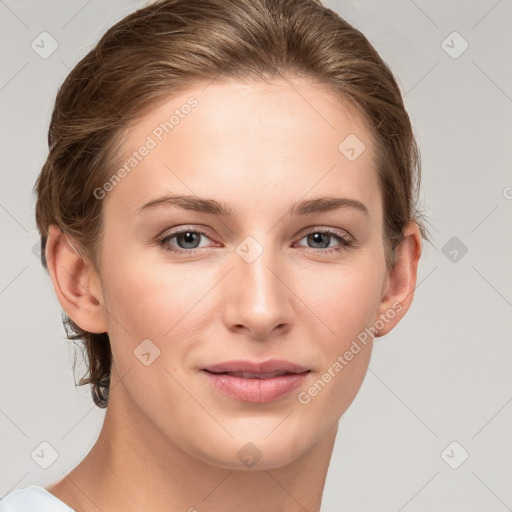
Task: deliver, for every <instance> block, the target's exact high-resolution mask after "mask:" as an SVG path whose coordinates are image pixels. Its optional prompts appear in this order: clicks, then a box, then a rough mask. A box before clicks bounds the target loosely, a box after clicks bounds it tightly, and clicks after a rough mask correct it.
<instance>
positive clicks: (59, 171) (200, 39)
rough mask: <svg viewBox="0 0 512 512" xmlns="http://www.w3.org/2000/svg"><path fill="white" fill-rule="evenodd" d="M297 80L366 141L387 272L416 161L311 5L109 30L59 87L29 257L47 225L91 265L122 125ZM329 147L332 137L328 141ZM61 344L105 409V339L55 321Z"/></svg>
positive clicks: (277, 0) (237, 8)
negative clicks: (251, 86)
mask: <svg viewBox="0 0 512 512" xmlns="http://www.w3.org/2000/svg"><path fill="white" fill-rule="evenodd" d="M284 76H301V77H305V78H308V79H311V80H312V81H314V82H316V83H319V84H323V85H327V86H328V87H329V88H330V90H332V91H333V92H334V93H335V94H337V95H338V96H339V97H340V99H341V100H342V101H345V102H348V103H350V104H352V105H353V106H355V107H356V109H357V112H358V113H359V114H360V115H361V116H362V117H363V118H364V119H365V121H366V123H367V125H368V126H369V129H370V131H371V133H372V135H373V139H374V143H375V148H376V151H375V165H376V168H377V175H378V181H379V186H380V190H381V193H382V198H383V208H384V212H383V216H384V226H383V237H384V239H383V243H384V246H385V254H386V263H387V265H388V268H389V267H391V266H392V265H393V264H394V262H395V251H394V250H395V248H396V247H397V245H399V244H400V242H401V241H402V240H403V228H404V227H405V225H406V224H407V223H408V222H410V221H414V222H416V223H417V225H418V227H419V229H420V231H421V236H422V237H423V238H424V239H425V240H427V241H430V238H429V234H428V230H427V229H426V227H425V226H424V224H423V223H422V221H421V218H422V217H423V214H421V212H420V211H419V209H418V207H417V202H418V192H419V186H420V153H419V149H418V147H417V145H416V141H415V138H414V135H413V130H412V127H411V123H410V120H409V116H408V114H407V112H406V110H405V107H404V104H403V101H402V97H401V93H400V90H399V88H398V86H397V83H396V81H395V78H394V77H393V73H392V72H391V70H390V69H389V68H388V66H387V65H386V64H385V63H384V62H383V61H382V59H381V58H380V57H379V55H378V54H377V52H376V50H375V49H374V48H373V47H372V45H371V44H370V42H369V41H368V40H367V39H366V37H365V36H364V35H363V34H362V33H361V32H359V31H358V30H357V29H355V28H354V27H353V26H352V25H350V24H349V23H347V22H346V21H345V20H343V19H342V18H341V17H340V16H339V15H338V14H336V13H335V12H333V11H332V10H330V9H328V8H326V7H325V6H323V5H322V4H321V3H320V1H317V0H157V1H156V2H153V3H152V4H150V5H147V6H145V7H143V8H141V9H139V10H138V11H136V12H134V13H132V14H130V15H128V16H127V17H125V18H124V19H122V20H121V21H119V22H118V23H116V24H115V25H114V26H112V27H111V28H110V29H109V30H108V31H107V32H106V33H105V34H104V35H103V37H102V38H101V39H100V41H99V42H98V44H97V45H96V46H95V47H94V48H93V49H92V50H91V51H90V52H89V53H88V54H87V55H86V56H85V57H84V58H83V59H82V60H81V61H80V62H79V63H78V64H77V65H76V66H75V68H74V69H73V70H72V71H71V72H70V74H69V75H68V76H67V78H66V80H65V81H64V83H63V84H62V86H61V87H60V89H59V91H58V93H57V97H56V101H55V108H54V110H53V114H52V118H51V122H50V127H49V131H48V146H49V155H48V158H47V160H46V162H45V163H44V165H43V168H42V171H41V173H40V175H39V177H38V179H37V182H36V184H35V186H34V189H35V190H36V194H37V202H36V208H35V215H36V222H37V227H38V229H39V232H40V234H41V259H42V263H43V267H44V268H45V269H48V267H47V262H46V259H45V247H46V240H47V236H48V228H49V225H50V224H56V225H58V226H59V227H60V229H61V230H62V231H63V232H64V233H66V234H68V235H70V236H71V237H72V238H73V240H74V241H75V242H76V243H77V244H78V249H79V251H80V253H81V254H83V255H84V257H87V258H88V259H89V260H90V261H91V262H92V264H93V265H94V267H95V268H96V269H99V261H98V260H99V258H98V249H99V246H100V240H101V233H102V201H100V200H98V199H97V198H96V196H95V194H94V190H95V189H97V188H98V187H101V186H102V185H103V184H104V183H106V182H107V181H108V180H109V178H110V177H111V176H112V175H113V174H114V170H115V169H116V166H118V165H119V163H120V161H119V156H120V151H121V148H122V143H121V141H122V135H123V133H124V132H125V130H126V129H127V127H128V125H129V124H130V123H132V122H133V121H136V120H137V118H138V117H140V116H142V115H143V114H144V113H147V112H148V110H149V109H150V108H151V107H152V106H155V105H156V104H158V103H159V102H160V101H162V100H164V99H165V98H168V97H169V96H170V95H175V94H176V93H178V92H182V91H183V90H186V89H187V87H190V86H191V85H192V84H194V83H197V82H198V81H211V80H214V79H216V78H220V79H235V80H240V81H243V80H246V79H248V78H249V79H251V78H252V79H260V80H261V79H263V80H266V79H270V80H271V79H273V78H280V77H284ZM340 142H341V141H340ZM63 323H64V326H65V329H66V334H67V337H68V339H70V340H83V342H84V343H83V346H82V348H83V349H85V351H86V352H87V360H88V375H87V376H85V377H82V379H81V380H80V381H79V385H84V384H90V385H91V392H92V396H93V400H94V402H95V404H96V405H98V406H99V407H106V406H107V403H108V391H109V384H110V371H111V362H112V353H111V350H110V340H109V337H108V333H101V334H97V333H89V332H86V331H84V330H82V329H81V328H80V327H79V326H78V325H76V324H75V323H74V322H73V320H72V319H71V318H69V317H68V316H67V315H65V314H64V313H63Z"/></svg>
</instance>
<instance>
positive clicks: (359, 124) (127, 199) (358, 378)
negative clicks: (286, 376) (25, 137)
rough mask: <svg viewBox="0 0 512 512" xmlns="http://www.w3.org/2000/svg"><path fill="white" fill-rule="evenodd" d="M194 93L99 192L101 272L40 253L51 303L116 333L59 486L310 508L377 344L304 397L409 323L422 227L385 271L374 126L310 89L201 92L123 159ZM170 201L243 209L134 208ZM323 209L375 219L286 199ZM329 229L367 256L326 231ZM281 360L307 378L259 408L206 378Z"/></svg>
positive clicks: (301, 83)
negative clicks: (351, 149)
mask: <svg viewBox="0 0 512 512" xmlns="http://www.w3.org/2000/svg"><path fill="white" fill-rule="evenodd" d="M191 96H193V97H194V98H195V99H196V100H197V102H198V103H197V106H196V107H195V108H193V109H192V110H191V111H190V113H189V114H187V115H186V116H184V117H183V118H181V119H180V122H179V124H177V125H176V126H175V127H174V129H173V130H172V131H170V133H169V134H166V135H165V136H164V137H163V138H162V141H158V144H157V146H156V147H155V148H153V149H152V150H151V151H150V152H149V154H148V155H147V156H146V157H145V158H143V159H142V161H141V162H140V163H139V164H138V165H137V166H136V167H135V168H134V169H133V170H132V171H131V172H130V173H129V174H127V175H126V177H124V178H123V179H122V180H121V182H120V183H118V184H117V185H116V186H115V187H114V188H113V189H112V190H110V191H109V192H108V193H107V194H106V197H105V198H104V199H102V201H103V215H104V232H103V237H102V245H101V251H100V254H99V262H100V263H99V269H95V268H94V267H93V265H92V264H91V262H90V261H89V260H88V259H87V258H86V257H81V256H80V254H79V252H76V251H75V249H74V247H76V246H77V244H76V242H74V243H73V242H72V241H71V240H70V238H69V237H67V236H64V235H63V234H62V233H61V232H60V230H59V229H58V228H57V227H56V226H52V227H51V230H50V236H49V240H48V245H47V254H46V255H47V260H48V264H49V271H50V275H51V279H52V282H53V285H54V288H55V292H56V294H57V296H58V299H59V301H60V303H61V305H62V307H63V309H64V310H65V311H66V312H67V314H68V315H69V316H70V317H71V318H72V319H73V320H74V321H75V322H76V323H77V324H78V325H79V326H80V327H82V328H83V329H86V330H87V331H89V332H97V333H101V332H108V334H109V338H110V342H111V345H112V352H113V359H114V369H113V372H112V378H111V390H110V399H109V406H108V409H107V411H106V416H105V421H104V424H103V428H102V430H101V433H100V436H99V438H98V440H97V442H96V444H95V445H94V446H93V448H92V449H91V451H90V452H89V454H88V455H87V456H86V457H85V458H84V460H83V461H82V462H81V463H80V464H79V465H78V466H77V467H76V468H75V469H73V470H72V471H71V472H70V473H69V475H67V476H66V477H65V478H63V479H62V480H61V481H59V482H57V483H55V484H54V485H52V486H50V487H48V488H47V490H49V491H50V492H51V493H53V494H54V495H55V496H57V497H58V498H59V499H61V500H62V501H64V502H66V503H68V504H69V505H70V506H71V507H73V508H75V510H77V511H78V510H80V511H89V510H91V511H95V512H97V510H98V509H100V510H103V511H107V510H108V511H117V510H119V511H123V512H130V511H139V510H145V511H148V512H153V511H155V512H156V511H164V510H165V511H171V512H173V511H187V510H194V509H196V510H197V511H199V512H201V511H206V510H207V511H209V512H217V511H223V512H229V511H239V510H245V511H262V510H265V511H278V510H279V511H285V512H288V511H290V512H291V511H299V510H300V511H302V510H308V511H318V510H319V509H320V504H321V499H322V493H323V489H324V485H325V479H326V475H327V470H328V466H329V461H330V458H331V454H332V450H333V446H334V441H335V437H336V434H337V429H338V421H339V419H340V417H341V416H342V414H343V413H344V412H345V411H346V409H347V408H348V407H349V405H350V404H351V402H352V401H353V399H354V397H355V396H356V394H357V392H358V390H359V389H360V386H361V384H362V381H363V379H364V376H365V374H366V371H367V368H368V364H369V361H370V355H371V349H372V342H373V340H372V339H371V338H372V337H370V340H369V341H368V343H367V344H366V346H362V350H361V351H360V352H358V353H357V355H354V357H353V358H352V360H351V361H349V362H348V364H346V365H345V366H344V367H343V369H342V370H341V371H339V372H337V373H336V375H335V376H334V377H332V378H331V380H330V382H328V383H327V384H326V385H325V387H323V389H321V391H320V392H318V393H317V394H316V395H315V396H313V397H311V400H310V401H309V402H308V403H307V404H304V403H301V402H300V401H299V400H298V395H299V393H300V392H304V391H306V392H307V390H308V389H309V388H310V387H311V386H312V385H313V384H314V383H315V382H317V381H318V380H319V379H321V377H322V375H323V374H324V373H325V372H326V370H327V369H328V368H329V367H332V366H333V364H334V363H335V361H336V360H337V358H338V356H339V355H343V354H344V353H345V352H346V351H347V350H348V349H349V348H350V346H351V344H352V343H353V341H354V340H356V339H357V336H358V335H359V334H360V333H361V332H363V331H364V330H365V328H370V327H372V326H374V325H375V324H376V322H377V321H378V320H379V318H382V315H386V314H387V316H386V318H389V317H390V316H392V318H390V319H387V320H386V322H384V324H385V325H384V326H382V323H383V322H380V326H381V328H380V329H379V330H378V332H377V334H376V336H383V335H385V334H386V333H388V332H389V331H391V330H392V329H393V328H394V326H395V325H397V324H398V322H399V321H400V320H401V318H402V317H403V316H404V315H405V313H406V312H407V310H408V308H409V305H410V303H411V301H412V298H413V295H414V288H415V285H416V275H417V266H418V261H419V258H420V255H421V236H420V231H419V229H418V226H417V225H416V224H415V223H412V222H411V223H410V224H408V225H407V227H406V229H405V240H404V242H403V243H402V244H401V245H400V246H399V248H398V249H397V257H398V261H397V262H396V263H395V265H394V267H393V268H392V269H391V270H388V269H387V268H386V265H385V259H384V246H383V211H382V208H383V206H382V198H381V194H380V190H379V187H378V182H377V175H376V171H375V164H374V162H373V159H372V158H373V157H372V150H373V141H372V140H371V138H370V134H369V131H368V129H367V126H366V125H365V124H364V122H363V119H362V118H361V117H360V116H359V114H358V113H357V112H356V111H354V110H353V109H352V108H351V107H350V106H349V104H345V103H342V102H341V101H340V99H339V98H338V97H336V96H334V94H333V93H332V92H331V91H330V90H329V89H327V88H326V87H324V86H321V85H319V84H314V83H312V82H311V81H308V80H306V79H301V78H298V77H293V78H292V77H287V78H286V79H280V80H277V79H276V80H273V81H272V82H259V81H258V82H252V83H249V82H247V83H241V82H235V81H224V82H219V81H216V82H213V83H210V84H209V85H208V84H207V83H199V84H196V85H195V86H193V87H190V88H189V89H188V90H186V91H185V92H183V93H180V94H179V95H177V96H174V97H171V98H169V99H166V100H165V101H164V102H162V103H161V104H159V105H158V106H156V107H155V108H154V109H153V110H151V111H150V112H148V113H146V114H145V115H144V116H143V117H141V118H140V119H139V120H138V121H137V122H136V123H135V124H134V125H133V126H132V127H131V128H130V129H129V130H128V131H127V134H126V137H125V139H124V140H125V146H124V147H125V149H126V155H125V156H126V158H128V156H129V154H130V153H131V152H132V151H135V150H137V149H138V148H140V146H141V145H143V144H144V143H145V141H146V140H147V137H148V135H151V134H152V133H153V130H154V129H155V127H157V126H158V125H159V123H161V122H163V121H165V120H168V119H169V116H170V114H171V113H172V112H173V111H174V110H175V109H176V108H178V109H179V108H180V107H181V106H182V105H183V104H185V103H186V101H187V99H188V98H190V97H191ZM349 134H355V135H356V136H357V137H358V138H359V139H360V140H361V141H362V142H363V143H364V144H365V146H366V149H365V150H364V151H363V152H362V153H361V154H360V156H359V157H358V158H356V159H355V160H353V161H350V159H348V158H347V157H346V156H345V154H343V153H342V152H341V151H340V150H339V148H338V146H339V144H340V143H341V142H342V141H343V140H344V139H345V138H346V137H347V136H348V135H349ZM153 138H154V137H153ZM125 161H126V160H123V161H122V162H120V166H121V165H123V164H124V163H125ZM163 194H176V195H177V194H179V195H187V196H198V197H201V198H208V199H213V200H216V201H218V202H219V203H224V204H226V205H228V206H229V207H231V208H232V209H233V210H234V215H233V216H232V217H222V216H219V215H215V214H211V213H205V212H197V211H189V210H183V209H179V208H176V207H174V206H172V205H161V206H159V207H155V208H146V209H144V210H143V211H142V213H140V214H137V211H138V209H139V208H140V207H141V206H142V205H144V204H146V203H148V202H149V201H151V200H153V199H155V198H157V197H160V196H162V195H163ZM324 196H328V197H343V198H351V199H355V200H357V201H360V202H362V203H363V204H364V205H365V206H366V208H367V210H368V212H367V213H365V212H364V211H361V210H359V209H356V208H351V207H346V208H340V209H337V210H332V211H326V212H317V213H314V214H310V215H296V214H294V215H287V211H288V208H289V207H290V205H291V204H292V203H294V202H296V201H303V200H309V199H314V198H318V197H324ZM178 227H184V228H188V230H189V231H190V230H205V231H206V233H207V234H196V235H195V237H196V238H193V236H194V235H193V236H192V238H191V237H189V238H186V237H184V235H181V236H174V237H171V238H169V239H167V241H166V247H168V248H171V249H174V250H176V251H179V252H172V251H166V250H165V248H164V246H161V245H159V244H158V239H159V238H162V237H163V236H165V235H166V234H172V233H171V232H172V230H173V229H174V228H178ZM327 228H330V229H333V230H335V231H336V232H337V233H339V234H340V235H341V236H345V237H350V239H352V240H354V241H355V245H354V246H352V247H344V246H343V240H342V239H339V238H337V237H336V236H334V235H325V236H324V237H323V238H322V237H321V236H320V235H316V236H315V235H314V234H315V233H318V232H319V230H320V232H322V229H324V230H325V229H327ZM308 235H310V236H308ZM247 237H252V238H250V239H249V241H250V243H251V244H252V245H249V247H250V248H251V249H250V250H256V249H255V248H257V247H258V245H254V244H255V242H254V241H252V239H254V240H255V241H256V242H257V244H259V247H261V250H262V252H261V254H260V255H259V257H257V258H256V259H255V260H254V261H251V262H250V263H249V262H247V261H246V260H245V259H244V258H242V257H241V255H240V254H241V253H240V252H239V251H237V248H240V247H241V246H243V247H247V246H246V245H244V244H245V242H246V241H247V240H246V239H247ZM71 243H73V245H71ZM194 248H195V250H194ZM336 248H339V249H340V250H339V251H333V249H336ZM329 250H331V251H332V252H328V251H329ZM187 251H188V252H187ZM192 251H193V254H191V252H192ZM396 304H399V305H400V309H399V310H397V308H396ZM391 310H393V311H394V314H393V315H390V314H389V312H390V311H391ZM145 339H149V340H151V343H153V344H154V345H155V346H156V347H158V349H159V350H160V355H159V356H158V357H157V358H156V359H155V360H154V361H153V362H152V363H151V364H150V365H148V366H146V365H144V364H143V363H142V362H141V360H140V359H139V358H138V357H136V356H135V355H134V351H136V349H137V347H138V346H139V345H140V343H141V342H142V341H143V340H145ZM271 358H279V359H286V360H289V361H292V362H295V363H298V364H300V365H303V366H306V367H308V368H310V369H311V372H310V373H309V374H308V376H307V378H306V381H305V383H304V385H303V386H301V388H300V389H298V390H295V391H293V392H291V393H290V394H289V395H287V396H285V397H283V398H280V399H278V400H276V401H275V402H271V403H267V404H251V403H246V402H241V401H238V400H235V399H232V398H229V397H227V396H225V395H223V394H221V393H219V392H218V391H217V390H215V389H214V388H213V387H212V386H211V385H210V384H209V382H208V381H207V380H206V379H205V378H204V375H203V374H202V373H201V369H202V368H204V366H206V365H207V364H214V363H219V362H223V361H227V360H233V359H251V360H256V361H264V360H267V359H271ZM247 443H252V444H253V445H254V446H255V447H256V448H257V450H258V452H259V453H260V454H261V458H260V459H259V461H258V462H257V463H256V464H254V465H253V466H252V467H248V466H247V465H244V463H243V461H242V460H241V458H240V456H239V455H237V454H238V453H239V450H241V449H242V448H243V447H244V446H245V447H246V448H245V449H246V450H247V449H252V448H247V447H248V446H250V445H248V444H247ZM258 452H255V453H258ZM242 453H244V452H242Z"/></svg>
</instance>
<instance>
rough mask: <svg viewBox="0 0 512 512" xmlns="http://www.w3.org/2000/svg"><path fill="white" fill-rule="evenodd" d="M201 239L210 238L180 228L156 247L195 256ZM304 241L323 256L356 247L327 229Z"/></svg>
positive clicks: (166, 236)
mask: <svg viewBox="0 0 512 512" xmlns="http://www.w3.org/2000/svg"><path fill="white" fill-rule="evenodd" d="M201 237H205V238H210V237H209V233H208V232H207V231H203V230H200V229H195V228H181V229H179V230H176V231H173V232H171V233H168V234H166V235H165V236H163V237H161V238H160V239H158V245H159V246H161V247H162V248H163V249H164V250H166V251H169V252H174V253H180V254H195V253H196V252H199V250H200V249H201V248H204V247H205V246H204V245H203V246H201ZM174 239H176V244H173V243H171V241H172V240H174ZM304 239H307V242H308V243H311V244H313V246H315V245H316V246H317V247H309V248H310V249H311V250H313V251H315V252H320V253H323V254H330V253H333V252H341V251H343V250H347V249H348V248H349V247H353V246H355V245H356V242H355V240H354V239H353V238H352V237H350V235H348V234H347V233H346V232H344V231H338V230H334V229H328V228H316V229H315V230H313V231H310V232H309V233H307V234H306V236H304V237H303V238H301V239H300V240H304ZM333 239H334V241H336V240H337V241H338V245H337V246H334V247H332V245H331V242H332V241H333ZM207 246H208V245H206V247H207Z"/></svg>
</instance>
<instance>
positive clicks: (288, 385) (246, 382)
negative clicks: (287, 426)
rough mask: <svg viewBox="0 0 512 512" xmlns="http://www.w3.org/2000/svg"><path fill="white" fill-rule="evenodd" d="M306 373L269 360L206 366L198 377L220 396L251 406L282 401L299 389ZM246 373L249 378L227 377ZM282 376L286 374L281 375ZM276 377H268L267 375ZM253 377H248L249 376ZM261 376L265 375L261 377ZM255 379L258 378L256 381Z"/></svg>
mask: <svg viewBox="0 0 512 512" xmlns="http://www.w3.org/2000/svg"><path fill="white" fill-rule="evenodd" d="M310 371H311V370H310V369H309V368H306V367H303V366H300V365H298V364H295V363H291V362H290V361H285V360H282V359H271V360H268V361H263V362H254V361H242V360H239V361H226V362H224V363H219V364H215V365H208V366H207V367H205V368H203V369H202V371H201V373H202V374H204V375H205V377H206V378H207V380H208V382H209V383H210V384H212V385H213V386H214V388H215V389H217V390H218V391H220V392H222V393H223V394H225V395H227V396H229V397H231V398H234V399H236V400H240V401H242V402H250V403H255V404H262V403H269V402H273V401H275V400H278V399H279V398H283V397H285V396H286V395H288V394H289V393H290V392H291V391H293V390H294V389H296V388H298V387H299V386H301V385H302V384H303V382H304V380H305V379H306V377H307V376H308V375H309V373H310ZM224 372H230V373H236V374H240V373H247V374H250V375H249V376H240V375H230V374H229V373H224ZM282 372H286V373H285V374H282ZM271 373H277V374H276V376H274V377H270V376H269V375H268V374H271ZM251 374H252V375H253V376H252V375H251ZM261 374H267V375H265V376H264V377H265V378H261V377H263V376H262V375H261ZM258 375H260V376H261V377H260V378H258Z"/></svg>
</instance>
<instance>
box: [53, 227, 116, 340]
mask: <svg viewBox="0 0 512 512" xmlns="http://www.w3.org/2000/svg"><path fill="white" fill-rule="evenodd" d="M76 245H78V244H76V243H75V244H73V242H72V241H71V240H70V237H69V236H68V235H65V234H64V233H63V232H62V231H61V230H60V228H59V227H58V226H57V225H55V224H52V225H51V226H50V227H49V232H48V240H47V242H46V261H47V263H48V271H49V273H50V277H51V280H52V283H53V287H54V289H55V293H56V294H57V298H58V299H59V302H60V304H61V306H62V308H63V309H64V311H65V312H66V313H67V314H68V316H69V317H70V318H71V319H72V320H73V321H74V322H75V323H76V324H77V325H78V326H79V327H81V328H82V329H84V330H85V331H88V332H93V333H103V332H107V331H108V329H107V322H106V316H107V315H106V310H105V307H104V301H103V295H102V290H101V281H100V279H99V276H98V274H97V272H96V270H95V269H94V267H93V265H92V262H91V261H90V260H89V259H87V258H86V257H85V256H81V255H80V254H79V253H78V252H77V250H76V249H75V246H76Z"/></svg>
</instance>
